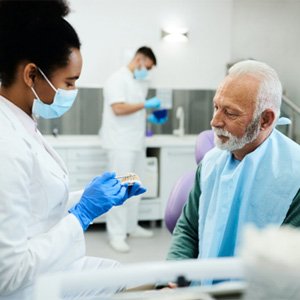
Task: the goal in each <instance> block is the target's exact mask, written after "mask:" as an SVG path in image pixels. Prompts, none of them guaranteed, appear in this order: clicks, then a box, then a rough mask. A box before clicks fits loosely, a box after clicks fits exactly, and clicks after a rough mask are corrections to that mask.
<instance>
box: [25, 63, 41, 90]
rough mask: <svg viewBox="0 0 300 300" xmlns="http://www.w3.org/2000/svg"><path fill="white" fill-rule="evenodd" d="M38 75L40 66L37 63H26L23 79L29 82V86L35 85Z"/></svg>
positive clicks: (26, 82)
mask: <svg viewBox="0 0 300 300" xmlns="http://www.w3.org/2000/svg"><path fill="white" fill-rule="evenodd" d="M37 75H38V68H37V66H36V65H35V64H33V63H29V64H26V65H25V67H24V69H23V79H24V82H25V84H27V85H28V86H29V87H32V86H34V81H35V78H36V77H37Z"/></svg>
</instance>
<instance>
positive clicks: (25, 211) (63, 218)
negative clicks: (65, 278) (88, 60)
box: [0, 1, 145, 300]
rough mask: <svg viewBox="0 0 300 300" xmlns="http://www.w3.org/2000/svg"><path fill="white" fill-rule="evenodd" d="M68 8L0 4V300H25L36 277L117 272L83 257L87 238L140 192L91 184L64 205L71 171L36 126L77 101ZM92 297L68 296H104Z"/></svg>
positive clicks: (106, 177) (108, 179)
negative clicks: (96, 223)
mask: <svg viewBox="0 0 300 300" xmlns="http://www.w3.org/2000/svg"><path fill="white" fill-rule="evenodd" d="M68 12H69V7H68V6H67V4H66V3H65V1H0V41H1V43H0V81H1V87H0V132H1V135H0V166H1V167H0V224H1V226H0V299H1V300H20V299H22V300H29V299H32V298H33V295H32V292H33V285H34V282H35V280H36V279H37V277H38V276H40V275H42V274H44V273H52V272H58V271H81V270H97V269H102V268H115V267H118V265H119V264H118V263H117V262H116V261H112V260H107V259H102V258H95V257H86V256H85V240H84V231H85V230H86V229H87V228H88V226H89V224H90V223H91V222H92V221H93V219H94V218H96V217H98V216H100V215H102V214H104V213H105V212H107V211H108V210H110V209H111V208H112V207H113V206H117V205H122V204H123V203H124V201H125V200H127V199H128V198H129V197H131V196H134V195H138V194H140V193H142V192H144V191H145V189H144V188H142V187H141V186H140V185H138V184H136V185H134V186H132V187H130V188H128V187H127V186H123V185H121V183H120V181H119V180H117V179H115V173H113V172H112V173H104V174H103V175H101V176H98V177H96V178H94V179H93V180H92V181H91V182H90V183H89V184H88V185H87V186H86V188H85V190H84V191H83V194H82V195H81V197H80V200H79V201H78V203H76V204H75V205H74V206H72V207H68V205H67V202H68V199H69V191H68V171H67V169H66V166H65V164H64V163H63V161H62V160H61V158H60V157H59V156H58V154H57V153H56V152H55V151H54V149H53V148H52V147H51V146H50V145H49V144H48V143H47V142H46V140H45V139H44V138H43V136H42V135H41V133H40V132H39V130H38V129H37V124H36V121H35V116H39V117H41V118H46V119H50V118H57V117H60V116H62V115H63V114H64V113H65V112H67V111H68V110H69V109H70V108H71V106H72V104H73V103H74V101H75V98H76V95H77V89H76V85H75V83H76V80H77V79H78V78H79V76H80V72H81V67H82V58H81V54H80V41H79V38H78V36H77V33H76V32H75V30H74V29H73V27H72V26H71V25H70V24H69V23H68V22H67V21H66V20H65V19H64V17H65V16H66V15H67V14H68ZM115 292H116V290H111V289H107V288H105V286H101V282H99V289H97V290H82V293H81V294H80V295H78V294H76V295H73V294H72V293H71V292H69V293H68V294H64V295H63V297H64V298H68V299H73V298H76V299H77V298H78V297H80V296H82V297H92V296H95V297H96V296H98V297H99V296H100V295H101V296H108V295H111V294H112V293H115Z"/></svg>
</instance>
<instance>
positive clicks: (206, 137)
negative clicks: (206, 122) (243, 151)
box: [165, 130, 215, 233]
mask: <svg viewBox="0 0 300 300" xmlns="http://www.w3.org/2000/svg"><path fill="white" fill-rule="evenodd" d="M214 146H215V144H214V134H213V131H212V130H205V131H202V132H201V133H200V134H199V135H198V137H197V139H196V145H195V160H196V163H197V165H198V164H199V163H200V162H201V160H202V159H203V157H204V155H205V153H206V152H208V151H209V150H210V149H212V148H213V147H214ZM194 181H195V171H189V172H186V173H185V174H183V175H182V176H181V177H180V178H179V179H178V180H177V182H176V183H175V185H174V186H173V188H172V190H171V193H170V196H169V199H168V202H167V206H166V210H165V224H166V226H167V228H168V230H169V231H170V233H173V230H174V227H175V225H176V222H177V219H178V218H179V216H180V214H181V212H182V209H183V206H184V204H185V202H186V201H187V199H188V197H189V193H190V191H191V189H192V187H193V184H194Z"/></svg>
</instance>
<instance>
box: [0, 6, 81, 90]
mask: <svg viewBox="0 0 300 300" xmlns="http://www.w3.org/2000/svg"><path fill="white" fill-rule="evenodd" d="M68 13H69V6H68V3H67V2H66V1H64V0H18V1H17V0H0V81H1V84H2V85H3V86H9V85H11V84H12V83H13V82H14V79H15V75H16V70H17V66H18V65H19V64H20V63H21V62H23V61H28V62H32V63H35V64H36V65H37V66H38V67H40V68H41V69H42V70H43V72H44V73H46V75H48V76H49V75H51V72H53V71H54V70H55V69H57V68H60V67H64V66H66V65H67V64H68V57H69V55H70V53H71V48H77V49H80V41H79V38H78V35H77V33H76V31H75V30H74V28H73V27H72V26H71V25H70V24H69V23H68V22H67V21H66V20H65V19H64V17H65V16H66V15H67V14H68Z"/></svg>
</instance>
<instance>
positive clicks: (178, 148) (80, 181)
mask: <svg viewBox="0 0 300 300" xmlns="http://www.w3.org/2000/svg"><path fill="white" fill-rule="evenodd" d="M46 139H47V140H48V141H49V143H50V144H52V146H53V147H54V148H55V150H56V151H57V152H58V153H59V154H60V156H61V157H62V159H63V160H64V161H65V163H66V165H67V167H68V170H69V179H70V191H76V190H80V189H83V188H84V186H85V185H86V184H87V183H88V182H89V181H90V180H91V179H92V178H93V177H95V176H97V175H100V174H101V173H103V172H104V171H107V170H108V168H107V162H108V159H107V153H106V151H105V150H104V149H103V148H102V147H101V141H100V139H99V137H98V136H96V135H95V136H76V135H74V136H59V137H58V138H54V137H52V136H46ZM195 141H196V135H193V136H186V137H183V138H179V137H173V136H169V135H165V136H164V135H157V136H154V137H151V138H147V140H146V146H147V152H148V153H150V154H151V156H155V157H156V158H157V163H158V170H159V174H158V196H157V197H156V198H142V200H141V203H140V208H139V220H149V221H152V220H162V219H163V218H164V212H165V207H166V204H167V201H168V197H169V194H170V191H171V189H172V187H173V185H174V184H175V182H176V181H177V179H178V178H179V177H180V176H181V175H182V174H183V173H185V172H186V171H189V170H194V169H196V163H195V158H194V145H195ZM104 220H105V216H102V217H101V218H98V219H97V220H96V222H102V221H104Z"/></svg>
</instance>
